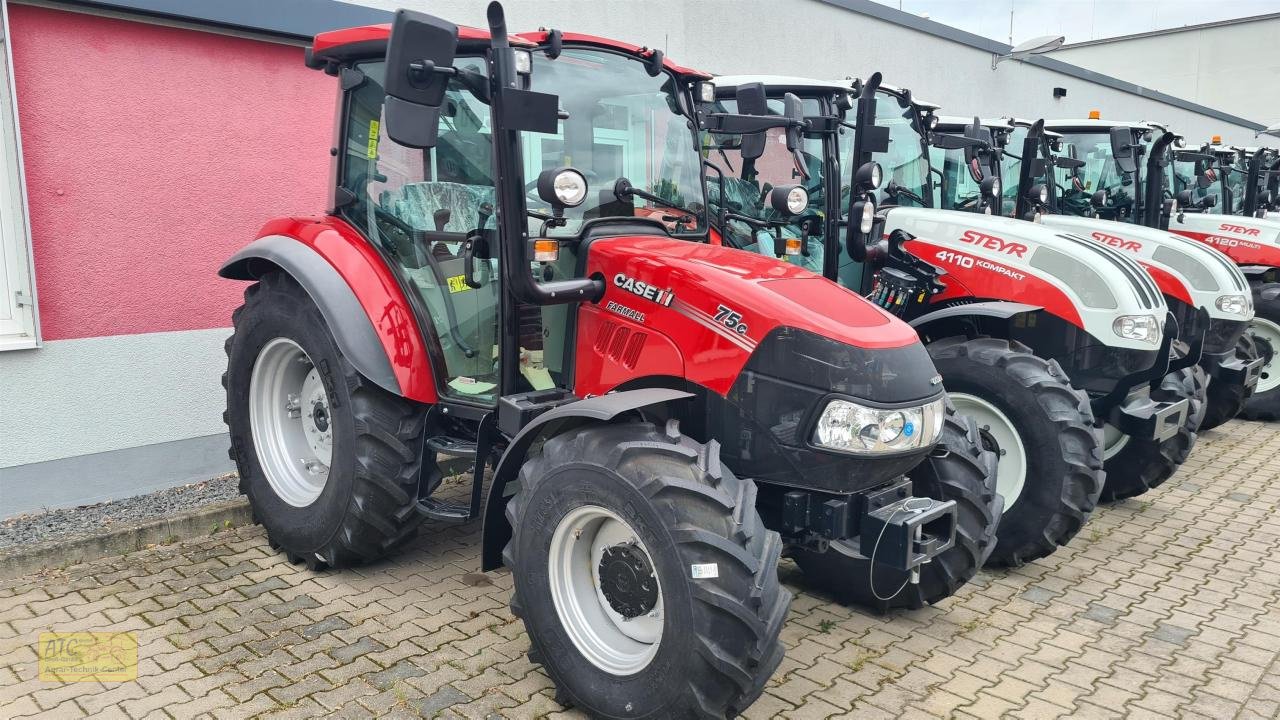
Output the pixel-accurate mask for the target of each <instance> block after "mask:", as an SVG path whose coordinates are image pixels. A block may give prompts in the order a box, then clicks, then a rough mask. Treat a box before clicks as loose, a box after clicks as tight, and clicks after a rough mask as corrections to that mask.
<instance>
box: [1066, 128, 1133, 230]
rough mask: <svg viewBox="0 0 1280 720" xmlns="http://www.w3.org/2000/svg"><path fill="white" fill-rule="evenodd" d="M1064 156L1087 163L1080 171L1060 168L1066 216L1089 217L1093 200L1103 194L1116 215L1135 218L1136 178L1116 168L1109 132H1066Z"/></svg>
mask: <svg viewBox="0 0 1280 720" xmlns="http://www.w3.org/2000/svg"><path fill="white" fill-rule="evenodd" d="M1062 152H1063V154H1064V155H1066V156H1067V157H1070V158H1075V159H1077V160H1082V161H1084V167H1081V168H1079V169H1077V170H1071V169H1067V168H1058V169H1057V170H1056V171H1055V178H1056V180H1057V184H1058V198H1059V205H1060V208H1061V210H1062V211H1063V212H1065V213H1069V214H1073V215H1085V214H1088V210H1089V208H1090V204H1089V198H1090V197H1091V196H1092V195H1093V194H1094V193H1096V192H1098V191H1099V190H1106V191H1107V196H1108V199H1107V206H1108V208H1112V209H1111V213H1114V214H1116V215H1126V214H1131V213H1132V210H1133V207H1134V199H1135V198H1136V197H1137V194H1138V189H1137V188H1136V187H1134V177H1133V174H1128V175H1125V174H1124V173H1121V172H1120V171H1119V170H1118V169H1117V168H1116V162H1115V158H1114V157H1113V156H1112V154H1111V136H1110V135H1109V134H1107V133H1105V132H1064V133H1063V134H1062Z"/></svg>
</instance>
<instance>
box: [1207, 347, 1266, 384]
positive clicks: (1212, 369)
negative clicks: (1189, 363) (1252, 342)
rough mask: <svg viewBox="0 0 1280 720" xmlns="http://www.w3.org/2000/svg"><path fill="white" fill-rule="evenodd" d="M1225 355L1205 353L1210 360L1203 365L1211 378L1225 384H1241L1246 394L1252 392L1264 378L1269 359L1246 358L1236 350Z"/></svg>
mask: <svg viewBox="0 0 1280 720" xmlns="http://www.w3.org/2000/svg"><path fill="white" fill-rule="evenodd" d="M1224 355H1225V356H1218V355H1205V360H1206V361H1208V362H1205V363H1202V364H1201V367H1204V368H1205V370H1206V371H1207V372H1208V373H1209V378H1210V380H1212V381H1213V382H1220V383H1222V384H1223V385H1240V386H1242V387H1244V389H1245V393H1246V394H1248V393H1252V392H1253V389H1254V388H1256V387H1257V386H1258V380H1260V379H1262V368H1264V367H1266V365H1267V359H1266V358H1265V357H1256V358H1253V359H1252V360H1246V359H1245V358H1242V357H1240V356H1238V355H1236V354H1235V353H1234V352H1231V353H1224Z"/></svg>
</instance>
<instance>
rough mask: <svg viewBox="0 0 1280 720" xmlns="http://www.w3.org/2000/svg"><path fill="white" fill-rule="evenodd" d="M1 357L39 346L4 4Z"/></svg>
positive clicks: (0, 31)
mask: <svg viewBox="0 0 1280 720" xmlns="http://www.w3.org/2000/svg"><path fill="white" fill-rule="evenodd" d="M0 38H3V46H4V52H2V53H0V64H3V67H0V351H3V350H18V349H23V348H33V347H37V346H39V344H40V333H39V328H38V326H37V324H36V306H35V303H36V299H35V298H36V294H35V280H34V275H35V274H34V272H33V271H32V264H31V232H30V227H29V224H28V220H27V198H26V192H25V190H24V187H23V179H22V148H21V144H20V137H21V135H20V134H19V132H18V107H17V101H16V99H15V96H14V91H13V57H12V55H11V54H10V52H9V14H8V10H7V8H6V6H5V3H3V2H0Z"/></svg>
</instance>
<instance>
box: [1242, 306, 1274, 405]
mask: <svg viewBox="0 0 1280 720" xmlns="http://www.w3.org/2000/svg"><path fill="white" fill-rule="evenodd" d="M1249 333H1250V334H1252V335H1253V336H1254V337H1255V338H1258V339H1259V340H1262V341H1263V342H1265V343H1267V344H1268V345H1270V346H1271V358H1270V359H1268V360H1267V364H1266V365H1263V366H1262V374H1261V375H1260V376H1259V377H1258V387H1257V389H1255V390H1254V392H1255V393H1264V392H1269V391H1271V390H1275V389H1276V388H1277V387H1280V325H1277V324H1276V323H1274V322H1272V321H1270V320H1268V319H1266V318H1262V317H1255V318H1254V319H1253V323H1252V324H1250V325H1249Z"/></svg>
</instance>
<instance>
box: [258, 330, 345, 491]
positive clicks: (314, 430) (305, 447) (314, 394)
mask: <svg viewBox="0 0 1280 720" xmlns="http://www.w3.org/2000/svg"><path fill="white" fill-rule="evenodd" d="M329 408H330V403H329V395H328V393H326V392H325V389H324V383H323V382H322V381H321V379H320V373H319V372H317V370H316V367H315V363H313V362H311V358H310V357H308V356H307V353H306V352H305V351H304V350H303V349H302V348H301V347H300V346H299V345H298V344H297V343H295V342H294V341H292V340H290V339H288V338H275V339H274V340H272V341H270V342H268V343H267V344H266V345H264V346H263V348H262V350H261V351H260V352H259V353H258V358H257V360H255V361H254V364H253V373H252V375H251V376H250V379H249V430H250V432H251V433H252V435H253V446H254V448H255V449H256V450H257V455H258V464H259V465H261V466H262V473H263V474H264V475H265V476H266V478H267V483H268V484H269V485H270V486H271V489H272V490H273V491H274V492H275V494H276V496H277V497H279V498H280V499H281V500H283V501H284V502H286V503H288V504H289V505H292V506H294V507H307V506H308V505H310V504H312V503H314V502H315V501H316V499H317V498H319V497H320V493H322V492H324V488H325V485H326V484H327V483H328V481H329V466H330V464H331V463H332V461H333V421H332V418H331V417H330V415H329Z"/></svg>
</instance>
